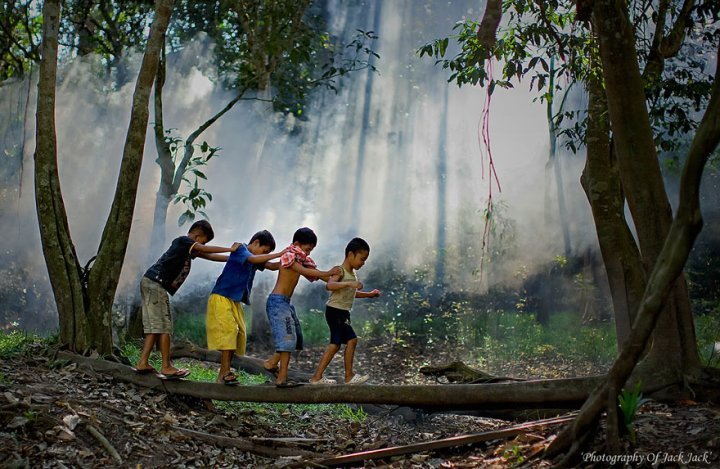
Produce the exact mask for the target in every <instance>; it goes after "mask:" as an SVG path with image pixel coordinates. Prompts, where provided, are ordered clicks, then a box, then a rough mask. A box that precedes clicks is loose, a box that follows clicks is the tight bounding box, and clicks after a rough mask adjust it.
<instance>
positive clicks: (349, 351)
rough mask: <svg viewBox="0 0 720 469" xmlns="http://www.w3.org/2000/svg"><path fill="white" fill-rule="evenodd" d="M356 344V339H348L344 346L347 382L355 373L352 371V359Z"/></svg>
mask: <svg viewBox="0 0 720 469" xmlns="http://www.w3.org/2000/svg"><path fill="white" fill-rule="evenodd" d="M356 346H357V339H350V340H348V342H347V345H346V346H345V355H344V357H343V358H344V360H345V382H346V383H347V382H349V381H350V380H351V379H352V377H353V376H355V373H353V369H352V367H353V359H354V358H355V347H356Z"/></svg>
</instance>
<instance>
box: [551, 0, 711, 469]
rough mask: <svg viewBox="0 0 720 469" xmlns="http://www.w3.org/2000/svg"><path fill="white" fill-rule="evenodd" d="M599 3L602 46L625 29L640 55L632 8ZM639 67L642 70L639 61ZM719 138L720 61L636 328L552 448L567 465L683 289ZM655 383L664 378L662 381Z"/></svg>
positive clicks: (606, 60)
mask: <svg viewBox="0 0 720 469" xmlns="http://www.w3.org/2000/svg"><path fill="white" fill-rule="evenodd" d="M596 7H597V8H596V10H595V12H594V14H595V15H596V24H597V25H598V29H599V31H600V41H601V42H600V44H601V51H602V48H603V45H605V46H607V43H608V42H613V41H614V40H616V38H617V36H615V34H616V33H617V32H618V31H620V39H621V42H622V39H624V41H625V42H624V45H625V49H624V50H623V49H622V48H620V49H619V50H618V51H617V53H619V54H622V55H625V54H630V57H632V59H633V61H635V57H636V56H635V54H634V48H633V50H629V49H630V48H631V46H632V43H631V42H629V41H628V37H630V36H631V35H632V31H631V29H630V27H629V26H630V25H629V23H628V21H627V16H626V14H625V13H624V12H623V11H622V10H619V9H618V7H617V6H616V5H615V4H614V2H613V1H612V0H603V1H599V2H598V3H597V4H596ZM612 58H613V57H608V56H607V55H606V54H603V69H604V71H605V75H606V76H612V75H614V74H616V73H617V70H615V67H621V68H624V67H626V66H627V65H628V63H627V61H618V60H611V59H612ZM617 58H618V57H617V56H616V57H614V59H617ZM635 65H637V62H635ZM635 70H637V67H636V68H635ZM607 85H608V90H609V92H610V88H611V87H612V86H618V85H621V84H620V83H617V82H612V81H610V80H608V81H607ZM614 91H617V90H614ZM626 104H627V103H626ZM626 109H627V107H626ZM616 111H617V109H616ZM645 115H647V114H645ZM615 117H616V113H615V112H613V111H612V109H611V112H610V119H611V122H613V129H615V128H616V126H615V121H614V119H615ZM636 117H639V116H636ZM719 142H720V62H719V63H718V64H717V70H716V73H715V81H714V83H713V89H712V95H711V98H710V102H709V103H708V108H707V110H706V112H705V115H704V116H703V119H702V121H701V122H700V125H699V126H698V129H697V132H696V133H695V137H694V138H693V141H692V144H691V146H690V150H689V151H688V156H687V160H686V162H685V166H684V168H683V174H682V178H681V183H680V203H679V205H678V210H677V214H676V216H675V218H674V219H673V221H672V225H671V227H670V230H669V233H668V236H667V238H666V240H665V243H664V245H663V247H662V250H661V252H660V254H659V256H658V257H657V262H656V263H655V265H654V267H653V270H652V273H651V274H650V276H649V278H648V282H647V288H646V290H645V293H644V295H643V299H642V302H641V305H640V310H639V311H638V314H637V318H636V320H635V323H634V324H633V328H632V331H631V332H630V337H629V338H628V340H627V342H626V343H625V345H624V346H623V349H622V351H621V352H620V355H619V356H618V358H617V359H616V360H615V362H614V363H613V366H612V368H611V369H610V372H609V373H608V378H607V381H606V382H605V383H604V384H603V385H602V386H600V387H598V388H597V389H596V390H595V391H593V393H592V395H591V396H590V397H589V398H588V400H587V401H586V402H585V404H584V405H583V407H582V410H581V412H580V415H578V418H577V419H576V420H575V422H574V423H573V424H572V425H570V426H568V427H567V428H566V429H565V430H563V432H562V433H561V434H560V435H559V436H558V437H557V439H555V441H554V442H553V443H552V444H551V446H550V447H549V448H548V451H549V454H551V455H552V454H556V453H559V452H565V451H567V454H566V455H565V457H564V459H563V461H562V464H563V465H569V464H572V463H573V458H574V457H576V456H577V453H578V452H579V450H580V448H581V442H584V441H587V440H588V436H589V435H591V434H592V432H593V431H594V430H595V429H596V428H597V425H596V424H597V421H598V420H599V418H600V414H601V412H602V411H603V409H605V408H606V405H607V406H608V407H612V408H614V407H615V406H616V399H617V390H619V389H621V388H622V386H623V384H624V383H625V382H626V380H627V379H628V377H629V376H630V373H632V370H633V369H634V368H635V364H636V363H637V361H638V360H639V358H640V355H641V354H642V352H643V350H644V349H645V346H646V344H647V340H648V338H649V337H650V334H651V333H652V331H653V329H654V328H655V327H656V324H657V323H658V322H659V319H660V318H661V317H662V315H663V314H665V312H666V309H665V308H663V305H665V304H666V303H667V299H668V298H669V297H671V295H673V294H674V293H675V291H676V290H677V279H678V277H679V276H681V275H682V269H683V267H684V265H685V262H686V261H687V257H688V255H689V253H690V250H691V249H692V246H693V244H694V242H695V239H696V237H697V235H698V233H699V232H700V230H701V228H702V215H701V213H700V202H699V199H700V197H699V192H700V181H701V179H702V172H703V169H704V167H705V164H706V163H707V160H708V158H709V156H710V154H711V153H712V152H713V151H714V150H715V149H716V147H717V146H718V143H719ZM691 378H692V376H691ZM654 384H658V383H657V381H655V382H654Z"/></svg>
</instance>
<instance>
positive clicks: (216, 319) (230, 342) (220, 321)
mask: <svg viewBox="0 0 720 469" xmlns="http://www.w3.org/2000/svg"><path fill="white" fill-rule="evenodd" d="M205 329H206V331H207V342H208V349H210V350H235V353H236V354H238V355H245V345H246V343H247V333H246V329H245V312H244V311H243V307H242V304H240V302H239V301H233V300H231V299H230V298H226V297H224V296H222V295H218V294H216V293H212V294H211V295H210V298H208V304H207V315H206V316H205Z"/></svg>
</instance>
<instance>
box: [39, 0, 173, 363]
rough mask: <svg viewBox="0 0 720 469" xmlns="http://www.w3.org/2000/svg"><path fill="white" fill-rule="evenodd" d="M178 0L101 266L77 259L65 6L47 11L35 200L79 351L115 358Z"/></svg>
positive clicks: (58, 296) (52, 2)
mask: <svg viewBox="0 0 720 469" xmlns="http://www.w3.org/2000/svg"><path fill="white" fill-rule="evenodd" d="M172 3H173V2H172V0H158V1H157V3H156V7H155V19H154V21H153V24H152V26H151V27H150V33H149V37H148V40H147V45H146V48H145V54H144V56H143V60H142V65H141V67H140V72H139V75H138V79H137V83H136V86H135V93H134V95H133V102H132V111H131V115H130V125H129V128H128V133H127V138H126V141H125V148H124V150H123V158H122V163H121V166H120V172H119V176H118V182H117V186H116V190H115V196H114V199H113V203H112V207H111V209H110V214H109V215H108V218H107V220H106V223H105V228H104V230H103V233H102V238H101V241H100V246H99V248H98V252H97V256H96V257H95V258H93V260H94V264H92V265H91V263H92V260H91V262H89V263H88V264H87V265H85V266H83V265H81V264H80V263H79V260H78V258H77V255H76V254H75V246H74V244H73V241H72V238H71V236H70V230H69V226H68V220H67V214H66V211H65V204H64V201H63V197H62V192H61V188H60V179H59V176H58V163H57V143H56V134H55V87H56V73H57V57H58V33H59V26H60V18H61V7H60V1H59V0H46V1H45V3H44V5H43V16H42V17H43V36H42V37H43V40H42V47H41V61H40V72H39V82H38V102H37V124H36V140H37V148H36V151H35V200H36V205H37V214H38V221H39V225H40V237H41V241H42V246H43V255H44V256H45V261H46V264H47V268H48V275H49V278H50V283H51V285H52V289H53V293H54V296H55V302H56V304H57V309H58V314H59V319H60V342H61V343H62V344H63V345H64V346H67V347H68V348H70V349H71V350H74V351H78V352H86V351H88V350H90V349H93V350H96V351H97V352H98V353H101V354H111V353H112V349H113V347H112V329H111V320H110V315H111V307H112V304H113V300H114V296H115V291H116V289H117V284H118V279H119V277H120V270H121V268H122V265H123V260H124V257H125V252H126V249H127V242H128V238H129V235H130V227H131V224H132V219H133V210H134V206H135V198H136V194H137V186H138V179H139V175H140V167H141V164H142V155H143V147H144V144H145V136H146V128H147V122H148V114H149V113H148V103H149V99H150V89H151V88H152V84H153V81H154V79H155V74H156V72H157V67H158V62H159V56H160V50H161V47H162V37H163V35H164V33H165V30H166V29H167V26H168V22H169V19H170V13H171V10H172Z"/></svg>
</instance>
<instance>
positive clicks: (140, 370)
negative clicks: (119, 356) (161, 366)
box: [130, 366, 157, 375]
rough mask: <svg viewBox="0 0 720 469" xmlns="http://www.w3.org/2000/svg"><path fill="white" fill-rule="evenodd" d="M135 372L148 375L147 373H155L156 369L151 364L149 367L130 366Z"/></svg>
mask: <svg viewBox="0 0 720 469" xmlns="http://www.w3.org/2000/svg"><path fill="white" fill-rule="evenodd" d="M130 369H131V370H133V371H134V372H135V373H137V374H139V375H149V374H155V375H156V374H157V370H156V369H155V368H153V367H152V366H151V367H150V368H130Z"/></svg>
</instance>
